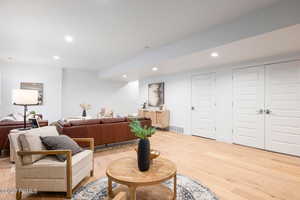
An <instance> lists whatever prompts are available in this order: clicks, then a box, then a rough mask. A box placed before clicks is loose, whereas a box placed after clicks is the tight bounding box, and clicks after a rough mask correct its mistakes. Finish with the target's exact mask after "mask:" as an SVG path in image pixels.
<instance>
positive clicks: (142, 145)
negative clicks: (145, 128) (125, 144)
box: [137, 138, 150, 172]
mask: <svg viewBox="0 0 300 200" xmlns="http://www.w3.org/2000/svg"><path fill="white" fill-rule="evenodd" d="M137 158H138V167H139V170H140V171H142V172H143V171H147V170H148V169H149V168H150V141H149V139H148V138H146V139H140V140H139V145H138V151H137Z"/></svg>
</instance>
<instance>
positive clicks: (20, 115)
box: [13, 113, 24, 121]
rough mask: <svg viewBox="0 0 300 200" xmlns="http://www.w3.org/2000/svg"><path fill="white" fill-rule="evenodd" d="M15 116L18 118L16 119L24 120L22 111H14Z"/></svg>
mask: <svg viewBox="0 0 300 200" xmlns="http://www.w3.org/2000/svg"><path fill="white" fill-rule="evenodd" d="M13 117H14V118H15V119H16V121H23V120H24V115H23V114H21V113H13Z"/></svg>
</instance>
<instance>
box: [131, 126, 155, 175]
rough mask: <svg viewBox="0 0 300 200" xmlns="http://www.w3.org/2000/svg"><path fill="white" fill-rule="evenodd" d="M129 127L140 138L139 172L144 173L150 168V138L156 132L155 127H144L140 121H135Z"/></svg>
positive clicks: (138, 151)
mask: <svg viewBox="0 0 300 200" xmlns="http://www.w3.org/2000/svg"><path fill="white" fill-rule="evenodd" d="M129 127H130V128H131V132H132V133H134V135H135V136H136V137H138V138H140V140H139V144H138V148H137V160H138V167H139V170H140V171H142V172H144V171H148V170H149V168H150V141H149V139H148V138H149V137H151V136H152V135H153V134H154V133H155V131H156V130H155V128H153V127H142V126H141V123H140V121H138V120H133V121H132V122H131V123H130V124H129Z"/></svg>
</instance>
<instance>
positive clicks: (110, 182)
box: [107, 177, 114, 199]
mask: <svg viewBox="0 0 300 200" xmlns="http://www.w3.org/2000/svg"><path fill="white" fill-rule="evenodd" d="M107 182H108V187H107V189H108V197H109V199H112V198H113V197H114V195H113V191H112V180H111V179H110V178H109V177H108V181H107Z"/></svg>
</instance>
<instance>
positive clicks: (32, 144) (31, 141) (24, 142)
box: [18, 133, 46, 165]
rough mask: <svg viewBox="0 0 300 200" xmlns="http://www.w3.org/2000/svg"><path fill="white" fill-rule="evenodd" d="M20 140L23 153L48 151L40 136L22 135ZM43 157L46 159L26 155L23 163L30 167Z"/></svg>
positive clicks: (40, 156) (39, 155)
mask: <svg viewBox="0 0 300 200" xmlns="http://www.w3.org/2000/svg"><path fill="white" fill-rule="evenodd" d="M18 139H19V142H20V144H21V147H22V150H23V151H42V150H46V147H45V146H44V145H43V143H42V141H41V139H40V135H37V134H30V133H27V134H20V135H19V137H18ZM43 157H45V155H41V154H37V155H24V156H23V159H22V161H23V164H24V165H28V164H32V163H34V162H36V161H38V160H40V159H41V158H43Z"/></svg>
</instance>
